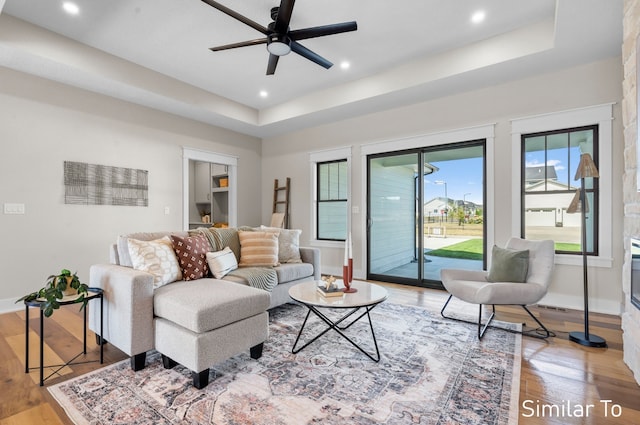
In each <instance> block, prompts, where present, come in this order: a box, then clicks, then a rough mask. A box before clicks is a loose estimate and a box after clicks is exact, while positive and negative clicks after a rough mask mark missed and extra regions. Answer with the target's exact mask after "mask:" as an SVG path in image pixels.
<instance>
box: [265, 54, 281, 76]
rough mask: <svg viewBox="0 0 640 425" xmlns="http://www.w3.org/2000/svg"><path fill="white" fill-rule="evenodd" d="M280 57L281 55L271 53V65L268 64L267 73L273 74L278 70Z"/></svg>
mask: <svg viewBox="0 0 640 425" xmlns="http://www.w3.org/2000/svg"><path fill="white" fill-rule="evenodd" d="M278 59H280V56H277V55H273V54H270V55H269V65H267V75H273V74H274V73H275V72H276V66H278Z"/></svg>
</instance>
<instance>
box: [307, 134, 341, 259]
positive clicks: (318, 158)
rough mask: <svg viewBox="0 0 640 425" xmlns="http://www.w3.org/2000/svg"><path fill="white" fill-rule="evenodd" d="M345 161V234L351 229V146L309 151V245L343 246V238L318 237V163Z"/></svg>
mask: <svg viewBox="0 0 640 425" xmlns="http://www.w3.org/2000/svg"><path fill="white" fill-rule="evenodd" d="M344 160H346V162H347V199H346V202H347V204H346V211H347V234H348V232H349V229H351V214H350V211H351V202H352V201H351V181H352V177H351V172H352V168H351V147H343V148H336V149H329V150H324V151H318V152H310V153H309V165H310V166H309V171H310V182H311V185H310V187H309V193H310V194H311V196H312V206H311V217H310V221H311V223H310V227H309V228H310V229H312V230H313V236H312V238H311V240H310V244H311V246H316V247H336V248H337V247H343V246H344V241H345V239H319V238H318V187H319V182H318V164H321V163H329V162H339V161H344Z"/></svg>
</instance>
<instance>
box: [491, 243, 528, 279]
mask: <svg viewBox="0 0 640 425" xmlns="http://www.w3.org/2000/svg"><path fill="white" fill-rule="evenodd" d="M491 258H492V259H491V270H490V271H489V276H487V280H488V281H489V282H518V283H524V282H526V281H527V272H528V271H529V250H528V249H527V250H524V251H516V250H513V249H506V248H500V247H498V246H495V245H494V246H493V251H492V252H491Z"/></svg>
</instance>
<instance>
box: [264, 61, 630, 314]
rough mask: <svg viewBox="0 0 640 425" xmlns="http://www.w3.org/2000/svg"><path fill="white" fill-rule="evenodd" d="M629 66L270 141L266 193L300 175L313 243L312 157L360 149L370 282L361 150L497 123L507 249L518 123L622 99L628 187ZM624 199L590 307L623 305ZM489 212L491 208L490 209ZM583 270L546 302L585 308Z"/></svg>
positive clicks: (617, 205)
mask: <svg viewBox="0 0 640 425" xmlns="http://www.w3.org/2000/svg"><path fill="white" fill-rule="evenodd" d="M621 81H622V67H621V59H620V58H619V57H616V58H611V59H609V60H605V61H601V62H597V63H592V64H588V65H584V66H580V67H576V68H573V69H568V70H564V71H561V72H555V73H551V74H544V75H539V76H536V77H533V78H528V79H525V80H520V81H515V82H509V83H505V84H502V85H498V86H493V87H487V88H483V89H479V90H475V91H471V92H467V93H462V94H458V95H454V96H450V97H446V98H442V99H437V100H433V101H429V102H424V103H420V104H416V105H412V106H408V107H403V108H397V109H393V110H389V111H385V112H381V113H375V114H370V115H366V116H362V117H358V118H354V119H349V120H345V121H340V122H335V123H332V124H328V125H323V126H319V127H315V128H310V129H306V130H302V131H298V132H295V133H290V134H287V135H283V136H278V137H273V138H270V139H266V140H264V141H263V146H262V156H263V160H262V167H263V168H262V170H263V172H262V182H263V183H262V189H263V191H264V192H265V193H266V191H268V190H269V187H270V185H271V184H272V182H273V179H274V178H284V177H291V178H292V194H291V200H292V208H291V226H292V227H295V228H301V229H302V230H303V236H302V237H303V241H302V242H303V243H309V240H308V239H309V237H310V235H311V234H312V229H311V228H310V223H311V219H310V214H311V205H312V204H311V201H312V198H311V196H312V195H311V193H310V184H309V179H310V172H309V160H308V152H310V151H319V150H323V149H330V148H336V147H346V146H352V147H353V161H352V164H353V165H352V167H353V170H352V175H351V177H352V187H351V190H352V193H353V197H352V198H353V199H352V203H351V205H352V207H354V206H355V207H358V208H359V210H360V213H358V214H352V221H353V225H352V236H353V240H354V253H355V255H354V263H355V264H354V270H355V274H356V276H358V277H364V275H365V269H364V267H365V265H364V263H363V258H364V255H365V250H364V246H363V244H362V241H363V240H364V239H365V235H364V234H363V233H364V226H363V225H362V224H363V222H364V220H365V217H364V216H363V215H362V214H361V213H362V211H363V210H364V206H365V205H366V199H365V192H364V191H365V187H364V184H365V182H363V181H362V178H361V176H362V175H363V172H362V170H361V164H362V162H361V160H360V156H361V153H360V152H361V150H360V148H361V145H363V144H369V143H372V142H376V141H385V140H395V139H402V138H405V137H410V136H417V135H423V134H430V133H435V132H439V131H444V130H456V129H461V128H466V127H471V126H475V125H486V124H493V123H495V147H494V150H493V152H488V153H487V154H488V155H490V156H493V160H494V162H493V163H494V164H496V166H495V170H494V180H495V184H494V187H488V188H487V190H488V191H493V194H494V196H495V205H493V208H494V212H495V220H494V223H495V234H494V235H493V240H494V241H495V243H496V244H498V245H501V244H504V243H505V242H506V241H507V239H508V238H509V237H510V236H512V235H511V229H512V214H511V209H512V205H513V204H514V202H515V201H516V200H513V199H511V196H512V195H511V194H512V187H511V185H512V184H517V182H513V181H512V167H519V164H512V156H511V155H512V146H511V143H512V142H511V123H510V120H512V119H514V118H521V117H525V116H531V115H536V114H543V113H549V112H554V111H562V110H567V109H572V108H581V107H587V106H592V105H599V104H603V103H609V102H616V104H615V105H614V108H613V111H614V121H613V128H614V134H613V143H614V146H613V164H612V165H613V167H612V168H613V187H614V188H615V189H620V187H621V183H620V182H621V181H622V171H621V170H622V154H623V149H622V129H621V120H620V114H621V113H620V110H621V108H620V100H621V98H622V94H621V93H622V87H621V86H622V83H621ZM621 204H622V194H621V190H614V193H613V217H614V220H613V222H614V223H613V235H612V237H613V247H614V252H613V254H614V255H613V257H614V258H613V266H612V267H611V268H602V267H600V268H593V269H592V272H591V276H590V288H591V290H592V294H591V303H590V308H591V310H592V311H600V312H607V313H614V314H618V313H619V312H620V306H621V302H622V288H621V285H620V281H621V271H620V270H621V267H622V254H623V252H622V216H623V212H622V208H621ZM487 208H489V206H487ZM262 211H263V221H264V220H266V219H267V218H268V214H269V212H270V205H269V199H267V198H263V205H262ZM341 255H342V250H341V249H340V248H335V249H334V248H323V249H322V263H323V271H325V270H333V269H334V268H335V267H334V266H335V265H339V264H341V258H342V257H341ZM582 291H583V286H582V269H581V267H579V266H569V265H558V266H557V267H556V270H555V272H554V282H553V284H552V286H551V289H550V294H549V295H548V296H547V297H546V298H545V299H544V300H543V303H544V304H547V305H554V306H563V307H568V308H576V309H581V308H582V305H583V301H582V300H583V296H582Z"/></svg>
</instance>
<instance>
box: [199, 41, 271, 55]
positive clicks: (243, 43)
mask: <svg viewBox="0 0 640 425" xmlns="http://www.w3.org/2000/svg"><path fill="white" fill-rule="evenodd" d="M266 42H267V39H266V38H256V39H255V40H249V41H240V42H238V43H231V44H225V45H223V46H216V47H210V48H209V50H211V51H212V52H219V51H220V50H229V49H235V48H236V47H246V46H255V45H257V44H265V43H266Z"/></svg>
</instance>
